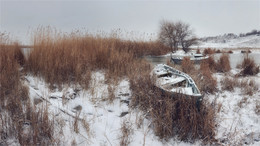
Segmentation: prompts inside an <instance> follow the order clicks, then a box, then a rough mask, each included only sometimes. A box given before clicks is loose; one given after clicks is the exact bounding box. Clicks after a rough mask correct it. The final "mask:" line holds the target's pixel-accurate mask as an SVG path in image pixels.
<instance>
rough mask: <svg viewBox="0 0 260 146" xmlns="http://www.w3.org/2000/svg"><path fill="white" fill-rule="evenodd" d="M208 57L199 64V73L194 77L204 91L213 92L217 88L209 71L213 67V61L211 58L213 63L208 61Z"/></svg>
mask: <svg viewBox="0 0 260 146" xmlns="http://www.w3.org/2000/svg"><path fill="white" fill-rule="evenodd" d="M210 58H211V57H210ZM210 58H209V59H208V60H207V61H203V62H202V63H201V64H200V70H199V73H198V74H199V75H198V76H195V78H194V80H195V81H196V83H197V84H198V87H199V89H200V90H201V92H204V93H214V92H215V91H216V90H217V81H216V79H214V78H213V76H212V71H211V70H213V69H214V68H213V67H214V64H215V61H214V60H213V63H210V62H211V59H210Z"/></svg>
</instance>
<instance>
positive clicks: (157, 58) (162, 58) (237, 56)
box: [144, 52, 260, 68]
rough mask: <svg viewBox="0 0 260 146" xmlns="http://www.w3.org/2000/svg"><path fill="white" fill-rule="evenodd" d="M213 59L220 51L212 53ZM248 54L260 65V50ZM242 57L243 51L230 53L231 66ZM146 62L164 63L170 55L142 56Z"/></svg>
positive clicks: (243, 55) (234, 65)
mask: <svg viewBox="0 0 260 146" xmlns="http://www.w3.org/2000/svg"><path fill="white" fill-rule="evenodd" d="M213 56H214V58H215V60H218V59H219V57H220V56H221V53H219V54H214V55H213ZM248 56H249V57H250V58H252V59H254V60H255V63H256V64H257V65H259V66H260V52H252V53H249V54H248ZM244 57H246V54H245V53H232V54H229V61H230V66H231V68H236V66H237V64H241V62H242V61H243V59H244ZM144 58H145V59H146V60H147V61H148V62H150V63H151V64H152V65H156V64H161V63H164V64H166V63H167V61H168V60H170V56H169V55H168V56H146V57H144Z"/></svg>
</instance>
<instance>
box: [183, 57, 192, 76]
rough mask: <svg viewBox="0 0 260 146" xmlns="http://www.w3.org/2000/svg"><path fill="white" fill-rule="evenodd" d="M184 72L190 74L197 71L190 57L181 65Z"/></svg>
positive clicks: (184, 59) (185, 58)
mask: <svg viewBox="0 0 260 146" xmlns="http://www.w3.org/2000/svg"><path fill="white" fill-rule="evenodd" d="M181 68H182V71H183V72H185V73H190V72H192V71H194V70H195V67H194V63H193V62H192V61H191V60H190V58H189V57H184V58H183V60H182V63H181Z"/></svg>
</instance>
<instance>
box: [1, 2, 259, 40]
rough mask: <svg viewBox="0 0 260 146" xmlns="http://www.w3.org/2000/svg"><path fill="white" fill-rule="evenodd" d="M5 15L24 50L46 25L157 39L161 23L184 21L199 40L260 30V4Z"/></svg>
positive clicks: (35, 6)
mask: <svg viewBox="0 0 260 146" xmlns="http://www.w3.org/2000/svg"><path fill="white" fill-rule="evenodd" d="M0 10H1V11H0V32H10V33H11V34H12V35H13V36H14V37H15V38H17V39H18V40H20V41H21V42H22V43H24V44H27V43H28V42H29V35H28V32H31V31H32V30H33V29H35V28H37V27H38V26H40V25H41V26H47V25H50V26H54V27H56V28H57V29H59V30H62V31H66V32H70V31H71V30H75V29H83V28H84V29H85V30H88V31H91V32H95V31H97V30H103V31H106V32H110V31H111V30H112V29H118V28H120V29H121V30H123V31H127V32H130V31H134V32H137V33H139V34H142V33H148V34H151V33H152V34H157V33H158V31H159V22H160V20H162V19H165V20H169V21H177V20H181V21H183V22H186V23H189V24H190V25H191V27H192V28H193V29H194V31H195V34H196V35H197V36H198V37H203V36H214V35H220V34H224V33H236V34H238V33H240V32H248V31H251V30H252V29H258V30H259V29H260V0H180V1H177V0H168V1H162V0H157V1H156V0H152V1H151V0H143V1H138V0H121V1H119V0H117V1H115V0H103V1H100V0H99V1H97V0H96V1H94V0H93V1H90V0H0Z"/></svg>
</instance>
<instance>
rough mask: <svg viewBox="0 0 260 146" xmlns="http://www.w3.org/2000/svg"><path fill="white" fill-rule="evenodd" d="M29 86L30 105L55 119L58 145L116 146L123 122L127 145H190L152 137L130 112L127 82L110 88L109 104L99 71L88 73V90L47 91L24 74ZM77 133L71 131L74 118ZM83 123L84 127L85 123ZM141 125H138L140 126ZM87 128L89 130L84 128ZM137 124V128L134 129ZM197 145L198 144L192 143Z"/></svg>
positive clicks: (136, 114) (147, 126)
mask: <svg viewBox="0 0 260 146" xmlns="http://www.w3.org/2000/svg"><path fill="white" fill-rule="evenodd" d="M24 83H25V84H26V85H27V86H28V87H29V94H30V98H31V101H32V103H33V104H36V106H37V107H39V108H42V107H45V106H46V105H47V106H48V110H49V113H50V114H49V115H50V117H51V118H52V117H54V118H55V133H56V134H55V136H56V137H57V139H60V140H61V144H62V145H71V143H73V141H74V143H75V144H76V145H82V146H83V145H93V146H94V145H95V146H96V145H104V146H105V145H113V146H114V145H120V139H121V137H122V133H121V130H120V129H121V127H122V123H123V122H124V121H125V122H127V123H128V126H130V127H131V128H130V129H131V132H132V133H131V135H130V136H129V139H130V145H132V146H136V145H149V146H153V145H154V146H160V145H190V143H184V142H180V141H177V140H173V139H172V140H169V141H168V142H162V141H160V140H159V138H158V137H157V136H155V135H154V133H153V131H152V129H151V127H150V123H151V121H149V120H147V119H145V118H144V117H143V114H142V112H141V111H139V110H131V109H130V108H129V107H128V105H129V102H130V99H131V91H130V89H129V81H128V80H127V79H123V80H121V81H120V82H119V83H118V84H117V85H116V86H113V87H112V88H114V89H115V90H114V95H115V100H114V101H113V103H109V102H108V101H107V100H106V99H107V98H108V96H109V92H108V87H109V85H107V84H106V83H105V76H104V73H102V72H95V73H93V74H92V81H91V85H90V88H89V90H84V89H82V88H80V87H79V86H76V85H73V86H69V87H64V88H63V89H62V90H58V89H55V90H50V89H49V88H48V87H47V86H48V85H47V84H46V83H45V82H44V81H43V80H42V79H40V78H38V77H34V76H30V75H27V76H26V77H25V82H24ZM76 118H78V119H80V120H79V122H78V130H79V131H78V132H76V131H75V127H74V124H75V119H76ZM86 123H87V124H86ZM140 123H141V125H140ZM88 125H89V129H88ZM138 125H140V126H138ZM195 145H199V142H197V143H195Z"/></svg>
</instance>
